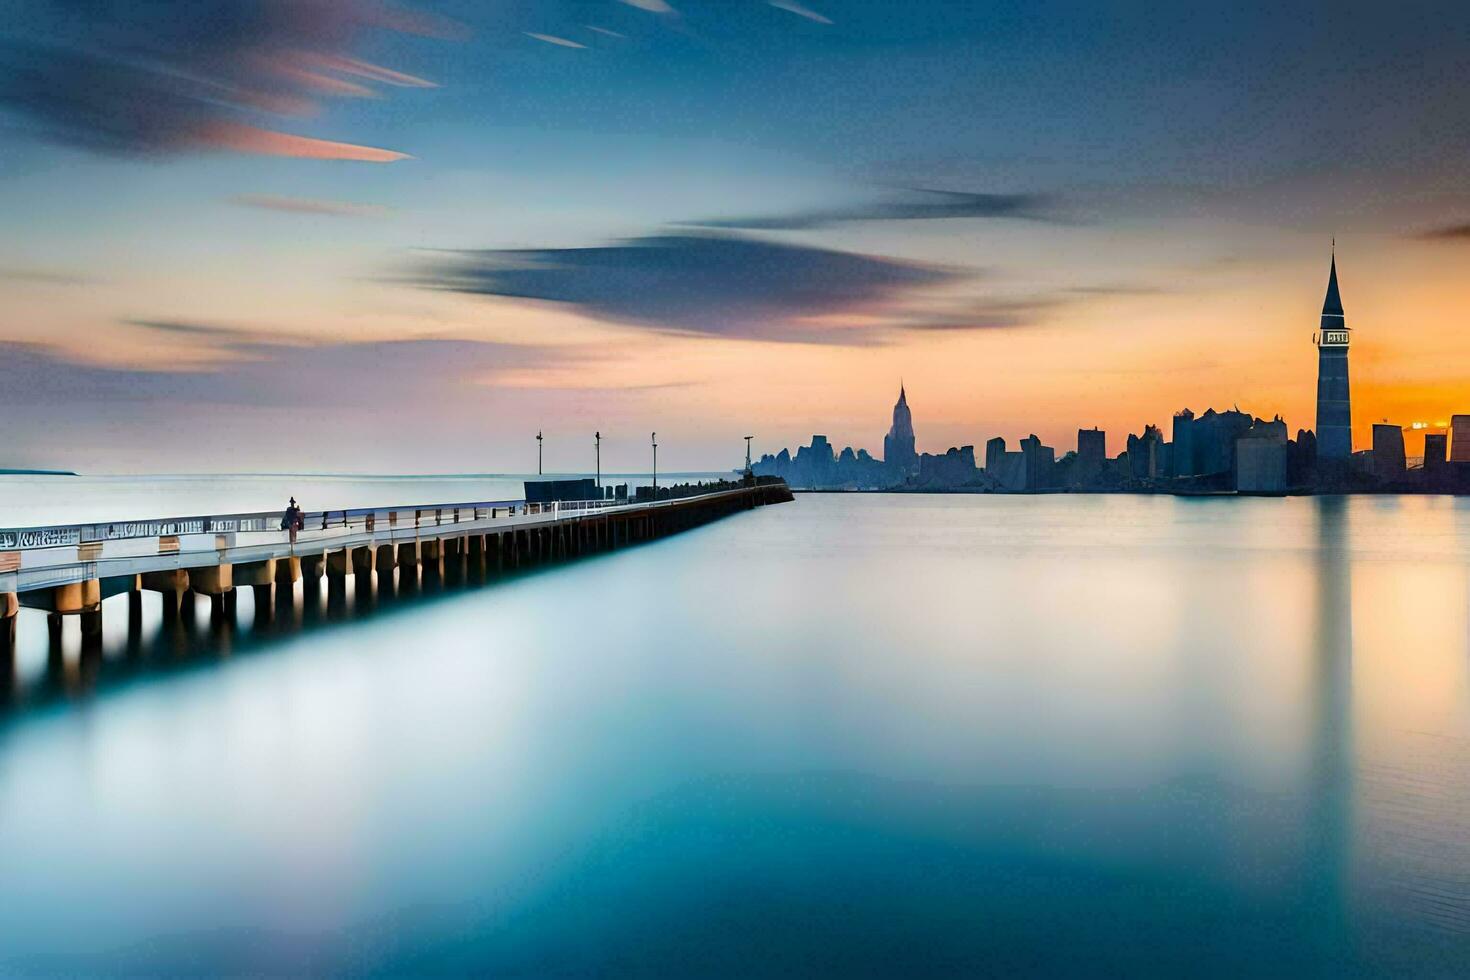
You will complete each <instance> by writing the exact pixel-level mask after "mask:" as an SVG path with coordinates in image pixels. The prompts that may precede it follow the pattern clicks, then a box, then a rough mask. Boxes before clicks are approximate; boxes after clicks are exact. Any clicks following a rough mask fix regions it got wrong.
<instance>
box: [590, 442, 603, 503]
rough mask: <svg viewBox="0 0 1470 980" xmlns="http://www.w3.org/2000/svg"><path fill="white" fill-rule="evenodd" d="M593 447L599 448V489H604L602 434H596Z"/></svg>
mask: <svg viewBox="0 0 1470 980" xmlns="http://www.w3.org/2000/svg"><path fill="white" fill-rule="evenodd" d="M592 436H593V443H592V444H593V445H594V446H596V447H597V489H598V490H601V489H602V433H601V432H600V431H598V432H594V433H593V434H592Z"/></svg>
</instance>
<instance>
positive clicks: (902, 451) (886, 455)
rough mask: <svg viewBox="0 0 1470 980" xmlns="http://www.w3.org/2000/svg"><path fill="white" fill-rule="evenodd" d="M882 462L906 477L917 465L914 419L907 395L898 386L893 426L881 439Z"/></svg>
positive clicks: (901, 387)
mask: <svg viewBox="0 0 1470 980" xmlns="http://www.w3.org/2000/svg"><path fill="white" fill-rule="evenodd" d="M883 462H885V463H887V464H888V465H889V466H891V467H893V468H894V469H896V470H897V471H899V472H901V473H903V474H904V475H908V474H911V473H913V472H914V471H915V470H916V469H917V468H918V465H919V457H918V454H917V453H915V452H914V417H913V414H912V413H911V412H910V411H909V398H908V393H907V392H906V391H904V387H903V385H901V384H900V385H899V386H898V403H897V404H896V405H894V406H893V426H892V427H891V428H890V429H889V430H888V435H886V436H884V437H883Z"/></svg>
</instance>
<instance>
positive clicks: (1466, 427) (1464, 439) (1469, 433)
mask: <svg viewBox="0 0 1470 980" xmlns="http://www.w3.org/2000/svg"><path fill="white" fill-rule="evenodd" d="M1450 462H1451V463H1470V415H1456V416H1453V417H1452V418H1451V419H1450Z"/></svg>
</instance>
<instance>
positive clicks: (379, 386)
mask: <svg viewBox="0 0 1470 980" xmlns="http://www.w3.org/2000/svg"><path fill="white" fill-rule="evenodd" d="M131 323H132V324H133V325H137V326H143V327H146V328H149V329H152V330H155V331H159V332H162V333H167V334H174V335H180V336H185V335H187V336H198V337H201V338H217V339H221V340H225V341H227V342H228V344H227V346H228V350H229V351H230V352H232V353H233V354H234V355H235V356H227V357H221V358H218V359H216V360H213V361H210V362H208V363H204V364H193V365H190V366H189V367H187V368H184V369H166V368H146V369H144V368H135V367H126V366H119V365H115V364H106V363H97V362H94V361H89V360H85V359H83V358H80V357H78V356H76V355H74V354H71V353H69V352H67V351H64V350H61V349H59V348H56V347H52V346H49V345H44V344H24V343H14V342H6V341H0V361H3V363H4V364H5V365H6V384H4V385H0V405H4V406H8V407H35V406H42V407H50V408H52V409H54V408H55V407H56V406H57V405H61V404H69V403H73V402H75V403H77V404H81V405H89V406H91V408H92V410H94V411H95V409H96V407H97V406H99V405H101V406H105V405H113V404H118V403H129V402H142V403H156V404H158V405H164V406H167V405H176V404H178V403H179V402H191V403H198V404H200V405H215V406H220V405H234V406H273V405H282V404H285V405H292V406H298V407H312V406H318V405H336V406H342V405H374V404H378V403H379V402H380V401H381V398H382V390H383V386H384V385H391V387H392V389H393V390H394V391H395V392H398V393H399V394H401V395H405V397H407V394H406V393H411V392H420V393H421V394H422V397H424V398H428V399H439V398H444V397H448V395H449V393H450V392H452V391H453V390H454V389H456V388H459V389H466V388H474V387H478V386H481V385H484V384H487V383H492V384H493V383H494V382H495V380H496V379H497V378H498V377H499V376H500V375H502V374H508V373H510V372H524V371H527V370H528V369H538V368H547V367H555V366H563V365H566V364H568V363H575V362H576V361H577V360H578V359H579V358H582V357H585V356H586V352H583V351H579V350H577V349H572V348H565V347H549V346H537V345H529V344H527V345H522V344H505V343H495V342H489V341H475V340H455V339H433V338H429V339H415V340H397V341H368V342H351V341H326V342H322V341H309V340H301V341H299V342H292V343H288V342H284V341H282V340H281V339H280V338H274V339H271V340H265V339H263V338H265V337H268V336H270V335H268V334H265V333H262V332H257V331H252V330H248V329H238V330H237V329H234V328H215V327H211V326H208V325H204V324H189V323H184V322H174V321H144V320H140V321H131Z"/></svg>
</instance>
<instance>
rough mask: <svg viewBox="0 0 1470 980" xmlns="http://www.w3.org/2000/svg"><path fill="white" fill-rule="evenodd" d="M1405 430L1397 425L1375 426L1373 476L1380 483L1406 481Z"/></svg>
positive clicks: (1377, 424) (1382, 423)
mask: <svg viewBox="0 0 1470 980" xmlns="http://www.w3.org/2000/svg"><path fill="white" fill-rule="evenodd" d="M1404 466H1405V459H1404V430H1403V429H1402V428H1400V427H1399V426H1397V425H1390V424H1389V423H1387V422H1378V423H1374V425H1373V476H1374V477H1375V478H1376V479H1377V480H1378V481H1379V482H1380V483H1402V482H1403V479H1404V472H1405V470H1404Z"/></svg>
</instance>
